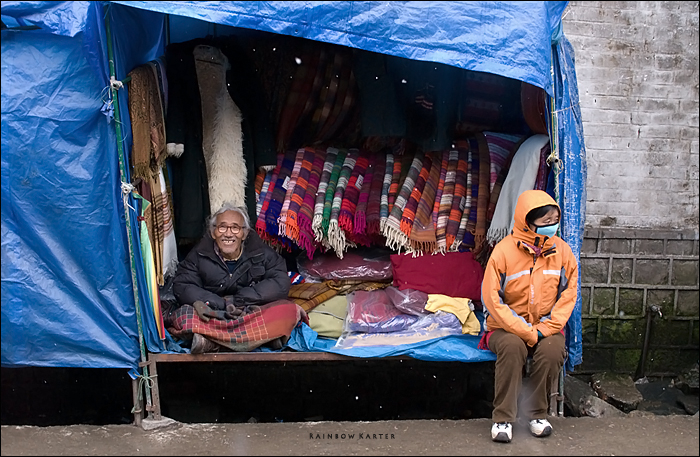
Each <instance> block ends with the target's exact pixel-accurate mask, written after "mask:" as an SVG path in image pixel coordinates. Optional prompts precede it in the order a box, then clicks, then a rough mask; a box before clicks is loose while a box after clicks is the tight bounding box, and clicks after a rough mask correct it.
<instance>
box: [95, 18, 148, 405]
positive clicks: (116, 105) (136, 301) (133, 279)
mask: <svg viewBox="0 0 700 457" xmlns="http://www.w3.org/2000/svg"><path fill="white" fill-rule="evenodd" d="M108 12H109V5H107V6H106V7H105V30H106V33H107V55H108V57H109V75H110V82H111V81H112V80H116V79H117V75H116V70H115V68H114V49H113V43H112V30H111V27H110V21H109V14H108ZM110 89H111V91H112V103H113V105H114V119H115V128H116V133H117V151H118V152H119V172H120V180H121V182H126V181H125V179H126V176H127V174H126V167H125V165H124V164H125V158H124V145H123V144H122V143H123V137H122V128H121V116H120V115H119V99H118V93H117V89H116V88H115V87H113V86H111V84H110ZM124 216H125V218H126V234H127V237H128V240H129V259H130V260H131V282H132V284H133V290H134V304H135V308H136V324H137V327H138V334H139V349H140V352H141V362H146V347H145V343H144V338H143V328H142V325H141V305H140V303H139V294H138V283H137V279H136V261H135V259H134V251H133V247H132V246H133V236H132V233H131V222H130V220H131V218H130V216H129V207H128V206H126V205H124ZM143 376H144V377H148V367H146V366H144V367H143ZM144 385H145V388H146V403H147V405H148V406H151V389H150V386H149V385H148V383H147V382H146V383H144ZM147 409H150V408H147Z"/></svg>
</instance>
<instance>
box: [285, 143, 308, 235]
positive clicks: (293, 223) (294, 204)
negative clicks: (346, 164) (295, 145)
mask: <svg viewBox="0 0 700 457" xmlns="http://www.w3.org/2000/svg"><path fill="white" fill-rule="evenodd" d="M314 157H315V154H314V150H313V148H304V158H303V159H302V162H301V169H300V170H299V176H298V177H297V182H296V185H295V186H294V192H293V193H292V198H291V201H290V203H289V210H288V211H287V230H286V234H287V238H289V239H290V240H292V241H295V242H296V243H297V244H299V211H300V209H301V205H302V204H303V203H304V198H305V197H306V191H307V188H308V186H309V175H310V174H311V167H312V166H313V161H314Z"/></svg>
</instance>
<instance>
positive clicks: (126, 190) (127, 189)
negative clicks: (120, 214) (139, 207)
mask: <svg viewBox="0 0 700 457" xmlns="http://www.w3.org/2000/svg"><path fill="white" fill-rule="evenodd" d="M134 190H136V188H135V187H134V186H132V185H131V184H130V183H128V182H124V181H122V198H124V207H129V208H131V209H132V210H133V211H136V208H134V207H133V206H131V205H130V204H129V195H130V194H131V193H132V192H133V191H134Z"/></svg>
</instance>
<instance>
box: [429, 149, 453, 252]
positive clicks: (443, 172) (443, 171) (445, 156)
mask: <svg viewBox="0 0 700 457" xmlns="http://www.w3.org/2000/svg"><path fill="white" fill-rule="evenodd" d="M449 160H450V152H449V151H443V153H442V163H441V164H440V181H438V185H437V190H436V191H435V203H434V204H433V226H434V227H435V230H437V221H438V212H439V211H440V200H442V191H443V189H444V188H445V177H446V176H447V164H448V163H449ZM436 249H437V247H436Z"/></svg>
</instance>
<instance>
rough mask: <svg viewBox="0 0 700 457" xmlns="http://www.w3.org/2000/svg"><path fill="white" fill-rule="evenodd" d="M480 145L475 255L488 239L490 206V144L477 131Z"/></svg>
mask: <svg viewBox="0 0 700 457" xmlns="http://www.w3.org/2000/svg"><path fill="white" fill-rule="evenodd" d="M476 140H477V143H478V145H479V146H478V147H479V190H478V192H479V193H478V195H477V199H476V230H475V232H474V255H476V254H478V253H479V252H480V251H481V250H482V249H483V247H484V243H485V241H486V228H487V227H486V211H487V210H488V207H489V197H490V194H489V174H490V169H491V166H490V164H489V145H488V143H487V142H486V137H484V135H483V134H481V133H477V134H476Z"/></svg>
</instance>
